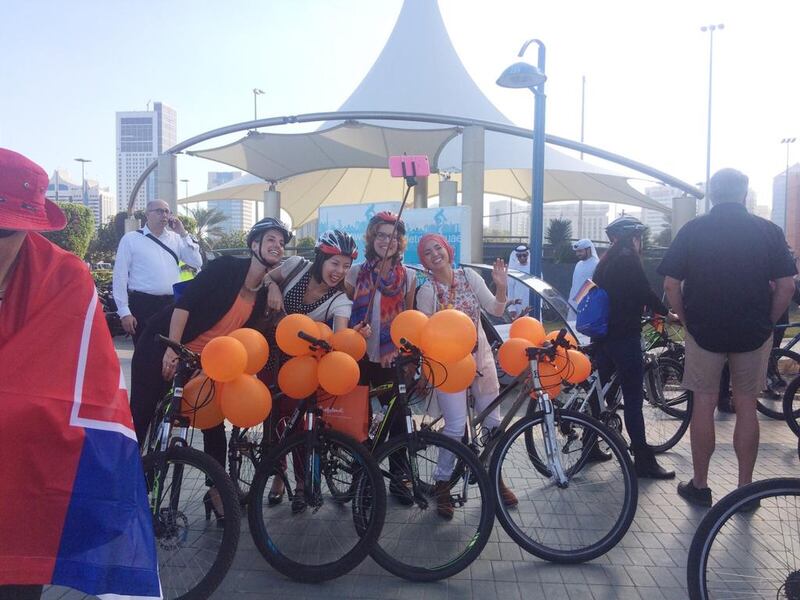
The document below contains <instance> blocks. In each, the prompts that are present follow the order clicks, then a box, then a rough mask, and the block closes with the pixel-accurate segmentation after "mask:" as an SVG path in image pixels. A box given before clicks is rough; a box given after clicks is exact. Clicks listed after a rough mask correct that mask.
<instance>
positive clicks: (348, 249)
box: [314, 229, 358, 259]
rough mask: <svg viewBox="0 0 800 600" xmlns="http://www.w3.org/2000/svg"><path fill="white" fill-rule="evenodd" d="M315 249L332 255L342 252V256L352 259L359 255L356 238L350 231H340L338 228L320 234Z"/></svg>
mask: <svg viewBox="0 0 800 600" xmlns="http://www.w3.org/2000/svg"><path fill="white" fill-rule="evenodd" d="M314 250H315V251H316V252H320V253H322V254H328V255H330V256H336V255H338V254H341V255H342V256H349V257H350V258H352V259H355V258H356V257H357V256H358V247H357V246H356V240H355V239H354V238H353V236H352V235H350V234H349V233H345V232H344V231H339V230H338V229H329V230H328V231H325V232H323V233H322V234H321V235H320V236H319V239H318V240H317V245H316V246H314Z"/></svg>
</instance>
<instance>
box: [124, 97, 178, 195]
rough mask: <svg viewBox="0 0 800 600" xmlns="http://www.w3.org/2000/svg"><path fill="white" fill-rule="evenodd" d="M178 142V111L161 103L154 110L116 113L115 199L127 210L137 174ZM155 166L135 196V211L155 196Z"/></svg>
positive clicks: (156, 172) (156, 177) (156, 103)
mask: <svg viewBox="0 0 800 600" xmlns="http://www.w3.org/2000/svg"><path fill="white" fill-rule="evenodd" d="M177 143H178V130H177V114H176V112H175V110H174V109H172V108H170V107H169V106H167V105H166V104H163V103H161V102H155V103H154V104H153V110H147V111H131V112H118V113H117V200H118V201H119V209H120V210H127V208H128V198H129V197H130V194H131V191H132V190H133V186H134V185H135V184H136V181H137V180H138V179H139V176H140V175H141V174H142V172H143V171H144V170H145V168H147V165H149V164H150V163H151V162H153V161H154V160H155V159H156V158H158V155H159V154H161V153H162V152H164V151H165V150H167V149H169V148H171V147H172V146H174V145H175V144H177ZM156 181H158V169H156V170H155V171H154V172H153V173H152V175H150V177H148V178H147V181H146V182H145V184H144V185H143V186H142V188H141V190H139V193H138V194H137V196H136V202H135V203H134V210H143V209H144V207H145V206H146V205H147V203H148V202H150V201H151V200H155V199H156Z"/></svg>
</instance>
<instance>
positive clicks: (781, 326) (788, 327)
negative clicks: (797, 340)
mask: <svg viewBox="0 0 800 600" xmlns="http://www.w3.org/2000/svg"><path fill="white" fill-rule="evenodd" d="M793 327H800V323H785V324H782V325H775V329H778V330H783V331H786V330H787V329H790V328H793Z"/></svg>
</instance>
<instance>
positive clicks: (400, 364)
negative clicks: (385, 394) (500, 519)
mask: <svg viewBox="0 0 800 600" xmlns="http://www.w3.org/2000/svg"><path fill="white" fill-rule="evenodd" d="M426 360H427V359H426V358H424V357H423V355H422V353H421V352H420V350H419V349H418V348H417V347H415V346H414V345H413V344H411V343H410V342H408V341H407V340H403V345H402V348H401V353H400V354H399V356H398V357H397V358H396V359H395V361H394V368H395V379H394V381H393V382H391V383H390V384H388V385H387V386H384V387H383V388H377V389H373V390H372V392H373V394H374V393H377V392H380V391H388V390H391V391H393V392H394V395H393V396H392V397H391V398H389V399H388V401H387V407H386V413H385V415H384V417H383V419H382V420H380V421H379V422H378V423H376V424H375V426H374V433H373V436H372V437H371V438H370V439H368V440H367V442H366V443H367V446H368V447H369V448H370V450H371V451H372V454H373V456H374V457H375V460H376V462H377V463H378V465H379V466H380V470H381V473H382V475H383V477H384V478H385V479H386V482H387V485H388V489H389V494H390V496H392V497H393V498H394V499H395V502H392V503H390V504H389V505H388V506H387V513H386V519H385V521H384V524H383V529H382V531H381V533H380V536H379V537H378V540H377V543H376V544H375V546H374V547H373V548H372V551H371V552H370V555H371V556H372V558H373V559H374V560H375V562H377V563H378V564H379V565H381V566H382V567H383V568H384V569H386V570H387V571H389V572H390V573H392V574H394V575H397V576H399V577H403V578H405V579H408V580H411V581H437V580H440V579H444V578H446V577H450V576H452V575H455V574H456V573H459V572H461V571H463V570H464V569H465V568H467V567H468V566H469V565H470V564H471V563H472V562H473V561H474V560H475V559H476V558H477V557H478V556H480V554H481V552H482V551H483V549H484V547H485V546H486V543H487V542H488V540H489V537H490V535H491V532H492V527H493V524H494V512H495V507H494V500H493V495H492V493H491V489H490V484H489V478H488V476H487V474H486V472H485V471H484V469H483V466H482V465H481V463H480V461H479V460H478V457H477V456H476V455H475V454H474V453H473V452H472V451H471V450H470V449H469V448H468V447H467V446H465V445H463V444H461V443H460V442H459V441H457V440H452V439H450V438H449V437H447V436H445V435H443V434H441V433H438V432H434V431H431V430H429V429H420V428H418V427H417V424H416V422H415V420H414V418H413V415H412V411H411V405H412V404H413V403H414V402H415V401H416V399H418V398H419V397H421V396H424V395H425V389H417V385H418V383H417V382H414V383H407V382H406V376H405V374H406V371H407V369H410V368H413V369H414V370H418V369H419V368H420V367H421V366H422V364H423V363H424V362H425V361H426ZM387 388H388V389H387ZM394 419H402V420H403V421H404V422H405V424H406V432H405V435H402V436H392V437H391V438H390V437H389V430H390V427H389V425H390V424H391V423H392V422H393V420H394ZM445 452H447V453H451V454H453V455H454V456H455V462H456V465H457V466H456V469H454V471H453V473H452V475H451V476H450V477H449V478H448V479H447V480H446V481H447V483H446V484H445V485H444V486H441V485H440V487H439V488H437V487H436V485H435V483H436V479H437V476H436V469H437V464H438V461H439V460H440V457H441V456H442V454H443V453H445ZM440 494H447V495H448V496H449V500H450V502H451V503H452V504H453V507H454V511H453V516H452V518H451V519H449V523H447V524H444V522H443V520H442V518H441V517H440V516H439V515H437V514H436V502H437V496H438V495H440Z"/></svg>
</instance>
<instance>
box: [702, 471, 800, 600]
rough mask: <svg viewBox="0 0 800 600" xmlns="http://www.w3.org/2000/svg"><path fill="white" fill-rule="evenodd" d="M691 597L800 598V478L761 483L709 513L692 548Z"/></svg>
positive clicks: (704, 599)
mask: <svg viewBox="0 0 800 600" xmlns="http://www.w3.org/2000/svg"><path fill="white" fill-rule="evenodd" d="M686 576H687V584H688V591H689V597H690V598H691V599H692V600H708V599H713V598H786V599H790V600H800V479H795V478H777V479H767V480H765V481H757V482H755V483H751V484H749V485H746V486H743V487H741V488H739V489H737V490H735V491H734V492H731V493H730V494H728V495H727V496H725V497H724V498H723V499H722V500H720V501H719V502H717V503H716V504H715V505H714V506H713V507H712V508H711V510H709V511H708V513H706V515H705V517H703V520H702V521H701V522H700V525H699V527H698V528H697V532H696V533H695V535H694V538H693V540H692V545H691V546H690V548H689V557H688V560H687V566H686Z"/></svg>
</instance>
